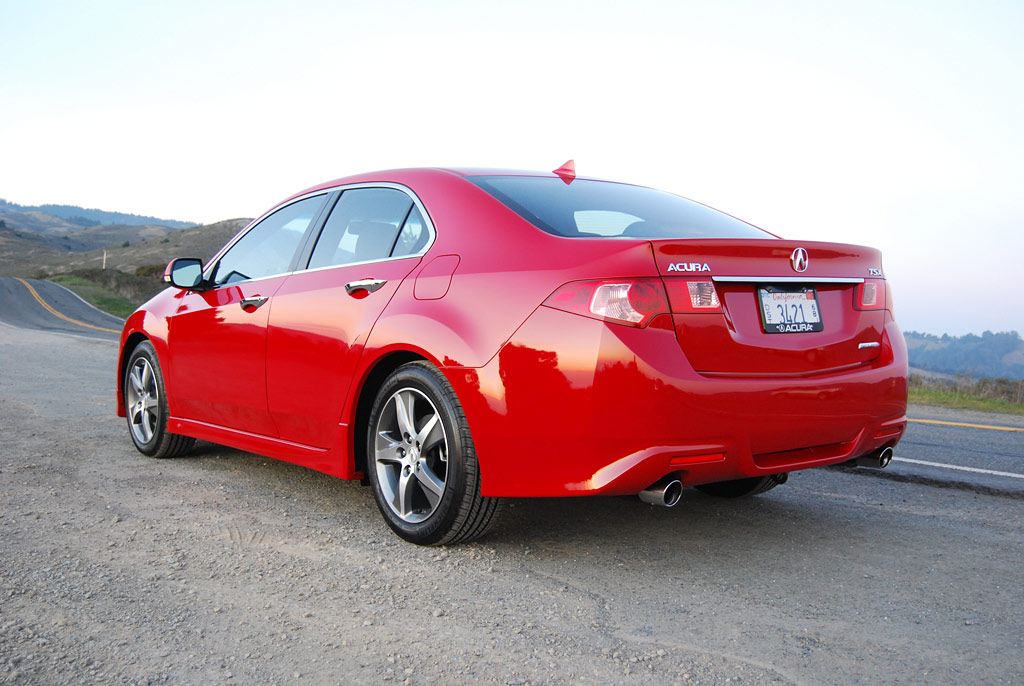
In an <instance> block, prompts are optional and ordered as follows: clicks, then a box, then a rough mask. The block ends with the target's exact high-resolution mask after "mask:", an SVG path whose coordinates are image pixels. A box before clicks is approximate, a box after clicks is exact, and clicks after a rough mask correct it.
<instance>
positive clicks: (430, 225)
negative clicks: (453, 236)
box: [203, 181, 437, 290]
mask: <svg viewBox="0 0 1024 686" xmlns="http://www.w3.org/2000/svg"><path fill="white" fill-rule="evenodd" d="M356 188H391V189H394V190H397V191H401V192H403V193H405V194H406V195H407V196H409V199H410V200H412V203H413V205H415V206H416V208H417V209H419V211H420V216H422V217H423V223H424V226H426V228H427V231H428V232H429V234H430V238H429V239H428V240H427V243H426V245H424V246H423V248H422V249H421V250H419V251H418V252H415V253H412V254H409V255H401V256H399V257H386V258H384V259H382V260H367V261H365V262H349V263H346V264H333V265H329V266H326V267H316V268H315V269H307V268H305V267H303V268H302V269H296V270H295V271H290V272H281V273H280V274H271V275H269V276H261V277H259V278H257V279H246V280H245V281H236V282H234V283H223V284H218V285H215V286H214V287H213V288H212V289H211V290H217V289H218V288H223V287H224V286H240V285H241V284H243V283H256V282H259V281H265V280H267V279H276V278H278V277H281V276H291V275H292V274H299V273H302V272H320V271H324V270H326V269H340V268H342V267H358V266H360V265H365V264H379V263H381V262H394V261H396V260H407V259H410V258H413V257H417V258H420V257H423V256H424V255H426V254H427V251H428V250H430V248H431V247H432V246H433V245H434V241H436V240H437V230H436V229H435V228H434V220H433V219H431V217H430V214H429V213H428V212H427V208H426V207H424V205H423V201H421V200H420V198H419V196H418V195H416V193H415V192H414V191H413V190H412V189H411V188H409V187H408V186H406V185H403V184H400V183H395V182H393V181H379V182H373V181H365V182H361V183H349V184H343V185H340V186H331V187H329V188H320V189H318V190H315V191H310V192H309V193H305V194H303V195H300V196H298V197H297V198H292V199H291V200H289V201H287V202H283V203H281V204H280V205H275V206H273V207H271V208H270V209H269V210H267V211H266V212H264V213H263V214H261V215H260V216H259V217H257V218H256V219H253V220H252V221H251V222H249V224H248V225H247V226H246V227H245V228H243V229H242V230H241V231H239V232H238V234H237V235H236V236H235V237H234V238H232V239H231V240H230V241H229V242H228V243H227V245H225V246H224V247H223V248H221V249H220V250H219V251H218V252H217V254H216V255H214V256H213V259H211V260H210V262H209V264H207V265H206V267H205V268H204V269H203V278H204V279H206V278H207V270H209V269H211V268H213V266H214V265H215V264H217V263H218V262H220V259H221V258H222V257H223V256H224V254H225V253H227V251H228V250H230V249H231V248H232V247H234V245H235V243H237V242H238V241H240V240H241V239H242V237H243V236H245V235H246V234H247V233H249V231H251V230H252V228H253V227H255V226H256V225H257V224H259V223H260V222H262V221H263V220H264V219H266V218H267V217H269V216H270V215H272V214H273V213H275V212H277V211H278V210H282V209H284V208H285V207H288V206H289V205H294V204H295V203H297V202H301V201H303V200H307V199H309V198H313V197H316V196H318V195H330V194H331V193H337V192H344V191H347V190H354V189H356ZM332 211H333V208H332ZM320 230H321V231H323V227H320ZM399 230H401V227H399ZM317 238H319V236H317Z"/></svg>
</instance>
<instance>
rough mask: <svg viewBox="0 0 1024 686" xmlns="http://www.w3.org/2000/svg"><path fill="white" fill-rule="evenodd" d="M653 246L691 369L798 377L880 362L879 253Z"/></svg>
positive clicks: (772, 246)
mask: <svg viewBox="0 0 1024 686" xmlns="http://www.w3.org/2000/svg"><path fill="white" fill-rule="evenodd" d="M652 244H653V245H654V253H655V260H656V261H657V264H658V270H659V272H660V273H661V274H662V277H663V279H664V281H665V285H666V289H667V290H668V293H669V299H670V301H671V302H672V305H673V307H672V309H673V319H674V322H675V327H676V334H677V337H678V339H679V343H680V345H681V346H682V348H683V351H684V353H685V354H686V357H687V359H688V360H689V362H690V364H691V365H692V366H693V368H694V370H696V371H698V372H701V373H703V374H708V375H738V376H765V375H768V376H770V375H783V376H800V375H807V374H815V373H822V372H827V371H838V370H842V369H844V368H850V367H855V366H857V365H861V364H864V363H868V362H871V361H872V360H874V359H875V358H877V357H878V355H879V352H880V349H881V345H880V344H881V337H882V329H883V326H884V323H885V322H884V316H885V314H884V310H885V281H884V279H883V278H882V265H881V256H880V254H879V252H878V251H877V250H874V249H872V248H865V247H861V246H853V245H843V244H837V243H814V242H796V241H786V240H774V239H766V240H756V239H735V240H659V241H652Z"/></svg>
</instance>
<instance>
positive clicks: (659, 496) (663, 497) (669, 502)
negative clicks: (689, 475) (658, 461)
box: [637, 476, 683, 507]
mask: <svg viewBox="0 0 1024 686" xmlns="http://www.w3.org/2000/svg"><path fill="white" fill-rule="evenodd" d="M637 497H639V498H640V500H642V501H643V502H645V503H647V504H648V505H657V506H659V507H673V506H674V505H675V504H676V503H678V502H679V499H680V498H682V497H683V484H682V482H680V481H679V479H677V478H675V477H674V476H666V477H665V478H664V479H662V480H660V481H657V482H655V483H654V484H652V485H650V486H648V487H647V488H646V489H644V490H642V491H640V492H639V493H637Z"/></svg>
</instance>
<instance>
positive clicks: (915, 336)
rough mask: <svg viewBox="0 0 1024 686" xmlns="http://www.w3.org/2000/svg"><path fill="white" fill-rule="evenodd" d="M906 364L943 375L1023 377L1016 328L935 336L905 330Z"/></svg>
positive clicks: (1023, 350) (1023, 348)
mask: <svg viewBox="0 0 1024 686" xmlns="http://www.w3.org/2000/svg"><path fill="white" fill-rule="evenodd" d="M904 337H905V338H906V339H907V352H908V355H909V357H910V366H912V367H917V368H920V369H925V370H928V371H932V372H941V373H944V374H963V375H965V376H969V377H973V378H980V377H989V378H1000V377H1003V378H1007V379H1024V340H1021V337H1020V334H1019V333H1017V332H1016V331H1009V332H1002V333H992V332H991V331H986V332H985V333H983V334H982V335H981V336H976V335H974V334H967V335H966V336H949V335H942V336H935V335H932V334H926V333H918V332H916V331H908V332H906V333H905V334H904Z"/></svg>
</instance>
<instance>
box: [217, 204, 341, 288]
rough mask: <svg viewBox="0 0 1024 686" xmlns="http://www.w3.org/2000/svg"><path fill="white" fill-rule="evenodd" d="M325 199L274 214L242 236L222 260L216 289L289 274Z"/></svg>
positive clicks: (289, 206) (218, 265)
mask: <svg viewBox="0 0 1024 686" xmlns="http://www.w3.org/2000/svg"><path fill="white" fill-rule="evenodd" d="M326 199H327V196H326V195H315V196H313V197H311V198H306V199H305V200H299V201H298V202H294V203H292V204H291V205H288V206H287V207H283V208H281V209H280V210H278V211H277V212H274V213H273V214H271V215H270V216H268V217H267V218H265V219H264V220H263V221H261V222H260V223H259V224H257V225H256V226H254V227H252V228H251V229H249V231H248V232H247V233H246V234H245V235H244V236H242V237H241V238H240V239H239V240H238V242H237V243H235V244H234V245H233V246H231V248H229V249H228V251H227V252H226V253H224V256H223V257H222V258H220V262H219V263H218V264H217V267H216V269H215V270H214V273H213V283H214V285H216V286H222V285H225V284H232V283H238V282H240V281H248V280H249V279H260V278H263V277H265V276H274V275H275V274H284V273H286V272H288V271H289V268H290V267H291V264H292V260H293V259H294V258H295V252H296V251H297V250H298V248H299V243H300V242H301V241H302V236H303V234H305V233H306V229H308V228H309V225H310V224H311V223H312V222H313V219H314V218H315V217H316V216H317V214H319V212H320V208H321V207H323V204H324V201H325V200H326Z"/></svg>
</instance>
